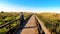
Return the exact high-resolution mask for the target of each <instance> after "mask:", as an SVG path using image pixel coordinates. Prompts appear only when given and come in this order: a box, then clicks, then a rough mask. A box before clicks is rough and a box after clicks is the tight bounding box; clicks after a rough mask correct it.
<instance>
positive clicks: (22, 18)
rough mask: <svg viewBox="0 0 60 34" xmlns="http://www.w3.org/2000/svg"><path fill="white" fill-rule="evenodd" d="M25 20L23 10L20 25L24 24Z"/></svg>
mask: <svg viewBox="0 0 60 34" xmlns="http://www.w3.org/2000/svg"><path fill="white" fill-rule="evenodd" d="M23 22H24V15H23V12H21V13H20V26H22V25H23Z"/></svg>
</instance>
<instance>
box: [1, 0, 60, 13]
mask: <svg viewBox="0 0 60 34" xmlns="http://www.w3.org/2000/svg"><path fill="white" fill-rule="evenodd" d="M2 10H4V11H32V12H37V11H38V12H59V11H60V0H0V11H2Z"/></svg>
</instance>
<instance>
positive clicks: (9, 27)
mask: <svg viewBox="0 0 60 34" xmlns="http://www.w3.org/2000/svg"><path fill="white" fill-rule="evenodd" d="M8 29H9V34H11V26H10V24H9V25H8Z"/></svg>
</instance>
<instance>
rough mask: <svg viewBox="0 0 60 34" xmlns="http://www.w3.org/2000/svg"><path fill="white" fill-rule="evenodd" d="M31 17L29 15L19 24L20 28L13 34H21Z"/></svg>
mask: <svg viewBox="0 0 60 34" xmlns="http://www.w3.org/2000/svg"><path fill="white" fill-rule="evenodd" d="M31 16H32V15H30V16H29V17H27V18H26V19H25V21H24V22H23V23H22V24H21V26H20V28H19V29H18V30H17V31H16V32H15V33H14V34H20V33H21V32H22V30H23V29H24V27H25V25H26V24H27V22H28V21H29V19H30V17H31Z"/></svg>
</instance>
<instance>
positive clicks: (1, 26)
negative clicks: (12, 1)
mask: <svg viewBox="0 0 60 34" xmlns="http://www.w3.org/2000/svg"><path fill="white" fill-rule="evenodd" d="M17 20H19V19H17ZM17 20H13V21H10V22H7V23H5V24H3V25H0V29H1V28H3V27H5V26H6V25H9V24H11V22H14V21H17Z"/></svg>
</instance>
